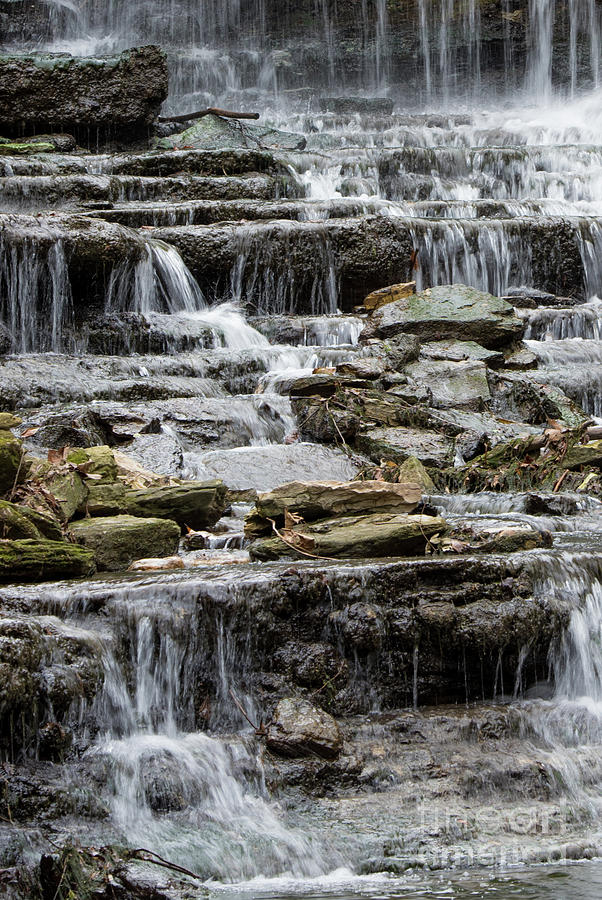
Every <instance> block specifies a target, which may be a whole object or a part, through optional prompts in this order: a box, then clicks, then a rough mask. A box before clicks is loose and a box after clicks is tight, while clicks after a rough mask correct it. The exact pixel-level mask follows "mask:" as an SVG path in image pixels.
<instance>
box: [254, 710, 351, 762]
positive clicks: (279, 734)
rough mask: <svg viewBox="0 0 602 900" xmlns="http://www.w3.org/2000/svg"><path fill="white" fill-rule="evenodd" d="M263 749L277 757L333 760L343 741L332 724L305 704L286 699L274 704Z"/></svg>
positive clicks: (327, 716)
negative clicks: (309, 757) (266, 747)
mask: <svg viewBox="0 0 602 900" xmlns="http://www.w3.org/2000/svg"><path fill="white" fill-rule="evenodd" d="M266 743H267V746H268V749H270V750H271V751H272V752H273V753H278V754H280V755H281V756H292V757H295V756H313V755H316V756H321V757H322V758H323V759H335V758H336V757H337V756H338V755H339V753H340V752H341V749H342V746H343V737H342V735H341V731H340V729H339V726H338V725H337V723H336V720H335V719H333V717H332V716H330V715H329V714H328V713H327V712H324V710H323V709H319V708H318V707H316V706H312V705H311V703H308V702H307V700H301V699H299V700H297V699H294V698H290V697H287V698H285V699H284V700H281V701H280V703H278V705H277V707H276V709H275V710H274V715H273V716H272V721H271V723H270V727H269V731H268V736H267V741H266Z"/></svg>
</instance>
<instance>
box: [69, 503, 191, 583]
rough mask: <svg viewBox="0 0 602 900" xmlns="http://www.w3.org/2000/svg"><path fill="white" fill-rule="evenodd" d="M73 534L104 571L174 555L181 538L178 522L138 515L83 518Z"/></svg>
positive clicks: (73, 525) (117, 570)
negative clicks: (91, 553)
mask: <svg viewBox="0 0 602 900" xmlns="http://www.w3.org/2000/svg"><path fill="white" fill-rule="evenodd" d="M71 534H72V536H73V538H74V539H75V540H76V541H77V543H78V544H82V545H83V546H84V547H86V548H87V549H88V550H92V551H93V552H94V554H95V556H96V561H97V564H98V568H99V570H101V571H105V572H119V571H121V570H123V569H127V568H128V566H130V565H131V564H132V563H133V562H134V560H136V559H142V558H147V557H151V556H152V557H161V556H173V555H174V553H175V552H176V550H177V548H178V542H179V540H180V528H179V526H178V525H177V524H176V523H175V522H171V521H169V519H139V518H136V517H135V516H109V517H102V518H98V519H81V520H80V521H79V522H73V523H72V524H71ZM67 546H69V545H67Z"/></svg>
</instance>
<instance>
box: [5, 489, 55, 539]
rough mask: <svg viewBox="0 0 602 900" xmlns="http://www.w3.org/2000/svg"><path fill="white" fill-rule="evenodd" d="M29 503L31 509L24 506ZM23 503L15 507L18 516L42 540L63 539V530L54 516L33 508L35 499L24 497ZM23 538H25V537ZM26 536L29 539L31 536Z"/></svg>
mask: <svg viewBox="0 0 602 900" xmlns="http://www.w3.org/2000/svg"><path fill="white" fill-rule="evenodd" d="M29 501H32V502H34V507H33V508H32V507H31V506H29V505H25V504H28V502H29ZM23 503H24V505H19V506H17V507H16V508H17V509H18V510H19V514H20V515H22V516H25V517H26V518H27V519H28V520H29V522H30V523H31V524H32V525H33V526H34V527H35V528H36V530H37V531H38V532H39V533H40V535H41V536H42V537H43V538H46V539H47V540H49V541H62V540H63V539H64V537H63V530H62V528H61V525H60V522H59V520H58V518H57V517H56V516H55V515H49V514H48V513H42V512H40V511H39V510H38V509H36V508H35V499H34V498H31V497H29V496H26V497H25V499H24V501H23ZM11 505H13V504H11ZM23 536H24V537H25V536H26V535H23ZM27 536H28V537H31V535H27ZM7 537H8V535H7Z"/></svg>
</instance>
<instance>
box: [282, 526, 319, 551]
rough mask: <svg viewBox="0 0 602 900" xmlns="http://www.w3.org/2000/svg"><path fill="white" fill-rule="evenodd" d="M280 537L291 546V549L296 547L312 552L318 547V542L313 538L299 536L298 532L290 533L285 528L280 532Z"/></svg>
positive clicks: (304, 535)
mask: <svg viewBox="0 0 602 900" xmlns="http://www.w3.org/2000/svg"><path fill="white" fill-rule="evenodd" d="M280 535H281V537H282V539H283V540H284V541H285V543H287V544H290V545H291V547H295V548H296V549H298V550H306V551H307V552H310V551H312V550H314V549H315V547H316V542H315V541H314V539H313V538H312V537H308V535H306V534H299V532H298V531H289V530H288V529H286V528H284V529H283V530H282V531H281V532H280Z"/></svg>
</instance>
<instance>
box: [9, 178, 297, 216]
mask: <svg viewBox="0 0 602 900" xmlns="http://www.w3.org/2000/svg"><path fill="white" fill-rule="evenodd" d="M297 193H298V189H297V187H296V186H295V185H294V183H293V182H292V180H291V179H284V178H283V177H275V176H273V175H267V174H261V175H260V174H246V175H230V176H221V177H212V176H203V175H185V174H182V175H179V176H177V175H171V176H165V177H161V176H148V175H143V176H138V175H19V176H12V177H4V178H0V204H1V205H2V207H3V209H4V210H5V211H10V210H14V211H18V212H23V211H26V210H32V211H37V210H45V209H61V208H65V207H74V208H77V207H82V208H86V207H87V206H92V207H94V205H96V204H98V205H109V206H112V205H113V204H114V203H118V202H124V201H129V202H139V203H140V202H141V203H144V202H150V201H155V202H164V203H167V202H169V203H171V202H175V203H178V202H180V203H181V202H183V201H186V200H225V201H228V200H238V199H240V198H253V199H255V200H273V199H277V198H278V197H281V196H287V195H288V196H296V195H297ZM113 221H119V220H118V219H116V218H114V219H113ZM124 224H132V223H130V222H124Z"/></svg>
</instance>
